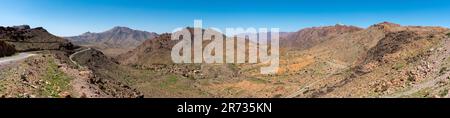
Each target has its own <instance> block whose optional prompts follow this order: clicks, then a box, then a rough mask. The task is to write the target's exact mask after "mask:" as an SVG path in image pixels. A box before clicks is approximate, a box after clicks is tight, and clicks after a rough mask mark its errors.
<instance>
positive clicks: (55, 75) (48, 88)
mask: <svg viewBox="0 0 450 118" xmlns="http://www.w3.org/2000/svg"><path fill="white" fill-rule="evenodd" d="M43 80H44V81H45V86H44V88H42V95H43V96H51V97H61V96H60V93H61V92H65V91H68V90H69V89H70V87H69V86H70V85H69V83H70V78H69V77H68V76H67V75H66V74H64V73H63V72H61V71H60V70H59V69H58V65H56V63H55V62H54V61H53V60H49V61H48V67H47V71H46V73H45V75H44V78H43Z"/></svg>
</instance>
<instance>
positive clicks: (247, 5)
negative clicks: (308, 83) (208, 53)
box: [0, 0, 450, 36]
mask: <svg viewBox="0 0 450 118" xmlns="http://www.w3.org/2000/svg"><path fill="white" fill-rule="evenodd" d="M0 3H1V4H0V5H1V6H0V25H1V26H11V25H20V24H29V25H31V26H32V27H40V26H41V27H44V28H46V29H47V30H48V31H50V32H51V33H53V34H55V35H59V36H72V35H79V34H82V33H84V32H87V31H91V32H102V31H105V30H108V29H110V28H112V27H114V26H127V27H130V28H133V29H139V30H146V31H152V32H158V33H162V32H171V31H172V30H173V29H175V28H177V27H186V26H192V25H193V20H195V19H201V20H203V26H204V27H217V28H220V29H224V28H226V27H244V28H245V27H255V28H259V27H267V28H280V30H281V31H297V30H299V29H301V28H305V27H312V26H325V25H334V24H336V23H343V24H347V25H355V26H359V27H367V26H370V25H372V24H375V23H379V22H383V21H389V22H394V23H399V24H402V25H427V26H444V27H449V26H450V1H448V0H190V1H189V0H0Z"/></svg>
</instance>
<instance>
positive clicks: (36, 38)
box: [0, 25, 75, 52]
mask: <svg viewBox="0 0 450 118" xmlns="http://www.w3.org/2000/svg"><path fill="white" fill-rule="evenodd" d="M0 41H4V42H7V43H9V44H11V45H14V48H15V49H16V50H17V51H20V52H23V51H36V50H71V49H74V48H75V47H74V46H73V45H72V43H70V42H69V41H68V40H66V39H63V38H60V37H57V36H54V35H52V34H50V33H49V32H47V30H45V29H44V28H41V27H38V28H30V26H27V25H23V26H15V27H0Z"/></svg>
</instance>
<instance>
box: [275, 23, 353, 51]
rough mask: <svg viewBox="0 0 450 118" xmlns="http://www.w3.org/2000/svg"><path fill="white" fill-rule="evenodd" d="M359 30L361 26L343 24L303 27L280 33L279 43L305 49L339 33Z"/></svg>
mask: <svg viewBox="0 0 450 118" xmlns="http://www.w3.org/2000/svg"><path fill="white" fill-rule="evenodd" d="M360 30H362V28H358V27H355V26H345V25H335V26H326V27H312V28H305V29H302V30H300V31H298V32H292V33H280V37H281V40H282V41H281V42H280V43H281V44H280V45H281V46H286V47H290V48H294V49H307V48H310V47H313V46H314V45H316V44H319V43H322V42H324V41H326V40H328V39H332V38H334V37H337V36H339V35H342V34H345V33H351V32H356V31H360Z"/></svg>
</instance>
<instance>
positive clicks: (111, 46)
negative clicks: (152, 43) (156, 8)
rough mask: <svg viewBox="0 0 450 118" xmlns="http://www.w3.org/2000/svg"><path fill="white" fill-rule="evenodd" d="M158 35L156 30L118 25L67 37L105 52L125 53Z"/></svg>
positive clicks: (75, 42)
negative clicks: (148, 30) (97, 31)
mask: <svg viewBox="0 0 450 118" xmlns="http://www.w3.org/2000/svg"><path fill="white" fill-rule="evenodd" d="M156 36H158V34H157V33H154V32H147V31H140V30H134V29H130V28H128V27H119V26H117V27H114V28H112V29H110V30H108V31H105V32H101V33H92V32H86V33H84V34H81V35H79V36H73V37H66V39H69V40H70V41H71V42H73V43H74V44H76V45H82V46H91V47H96V48H98V49H100V50H102V51H104V53H123V52H126V51H128V50H129V49H133V48H135V47H136V46H138V45H140V44H142V43H143V42H144V41H145V40H148V39H153V38H155V37H156ZM112 55H115V54H112Z"/></svg>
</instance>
